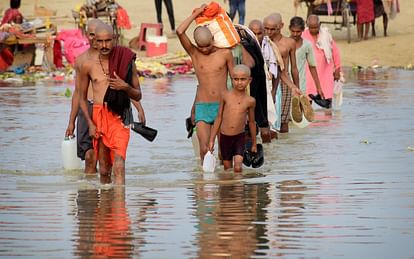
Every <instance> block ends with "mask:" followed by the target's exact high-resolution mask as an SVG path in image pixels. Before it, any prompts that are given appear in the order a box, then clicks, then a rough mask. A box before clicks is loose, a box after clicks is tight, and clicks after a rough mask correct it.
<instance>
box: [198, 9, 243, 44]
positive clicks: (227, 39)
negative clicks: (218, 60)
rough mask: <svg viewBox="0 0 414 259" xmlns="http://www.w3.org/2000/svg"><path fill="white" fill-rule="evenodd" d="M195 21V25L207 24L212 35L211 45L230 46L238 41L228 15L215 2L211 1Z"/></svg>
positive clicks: (237, 35)
mask: <svg viewBox="0 0 414 259" xmlns="http://www.w3.org/2000/svg"><path fill="white" fill-rule="evenodd" d="M195 22H196V24H197V26H207V28H208V29H209V30H210V31H211V34H212V35H213V38H214V42H213V45H214V46H216V47H217V48H231V47H234V46H235V45H236V44H238V43H239V42H240V37H239V34H238V33H237V31H236V29H235V27H234V25H233V23H232V21H231V19H230V17H229V16H228V15H227V13H226V11H225V10H224V9H223V8H222V7H221V6H220V5H219V4H218V3H216V2H214V1H213V2H211V3H210V4H208V5H207V7H206V9H205V10H204V11H203V13H202V14H201V15H199V16H198V17H197V18H196V19H195Z"/></svg>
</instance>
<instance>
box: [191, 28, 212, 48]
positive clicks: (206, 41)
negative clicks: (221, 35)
mask: <svg viewBox="0 0 414 259" xmlns="http://www.w3.org/2000/svg"><path fill="white" fill-rule="evenodd" d="M194 40H195V42H196V44H197V46H199V47H206V46H209V45H211V43H212V42H213V35H212V34H211V31H210V30H209V29H208V28H207V27H205V26H199V27H197V28H196V29H195V30H194Z"/></svg>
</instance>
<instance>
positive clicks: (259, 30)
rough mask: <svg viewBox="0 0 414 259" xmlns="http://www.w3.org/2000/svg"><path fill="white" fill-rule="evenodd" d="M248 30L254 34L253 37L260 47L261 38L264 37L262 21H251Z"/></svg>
mask: <svg viewBox="0 0 414 259" xmlns="http://www.w3.org/2000/svg"><path fill="white" fill-rule="evenodd" d="M249 29H250V30H251V31H252V32H253V33H254V35H256V38H257V40H258V41H259V43H260V45H261V44H262V41H263V36H264V28H263V23H262V21H260V20H257V19H255V20H252V21H251V22H250V23H249Z"/></svg>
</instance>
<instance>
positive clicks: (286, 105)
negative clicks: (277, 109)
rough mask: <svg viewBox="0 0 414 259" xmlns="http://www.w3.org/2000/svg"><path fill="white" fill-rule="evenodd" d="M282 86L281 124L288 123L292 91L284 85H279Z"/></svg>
mask: <svg viewBox="0 0 414 259" xmlns="http://www.w3.org/2000/svg"><path fill="white" fill-rule="evenodd" d="M280 86H282V89H281V90H282V114H281V122H282V123H289V119H290V116H289V113H290V100H291V99H292V91H291V90H290V88H289V87H288V86H287V85H286V84H283V83H282V84H280Z"/></svg>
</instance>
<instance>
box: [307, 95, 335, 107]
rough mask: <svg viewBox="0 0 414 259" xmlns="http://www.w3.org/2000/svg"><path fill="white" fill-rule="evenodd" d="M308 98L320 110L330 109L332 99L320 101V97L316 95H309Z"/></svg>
mask: <svg viewBox="0 0 414 259" xmlns="http://www.w3.org/2000/svg"><path fill="white" fill-rule="evenodd" d="M309 97H310V98H311V99H312V100H313V101H314V102H315V103H316V104H317V105H319V106H321V107H322V108H326V109H329V108H331V104H332V99H322V97H321V96H320V95H319V94H317V95H313V94H309Z"/></svg>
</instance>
